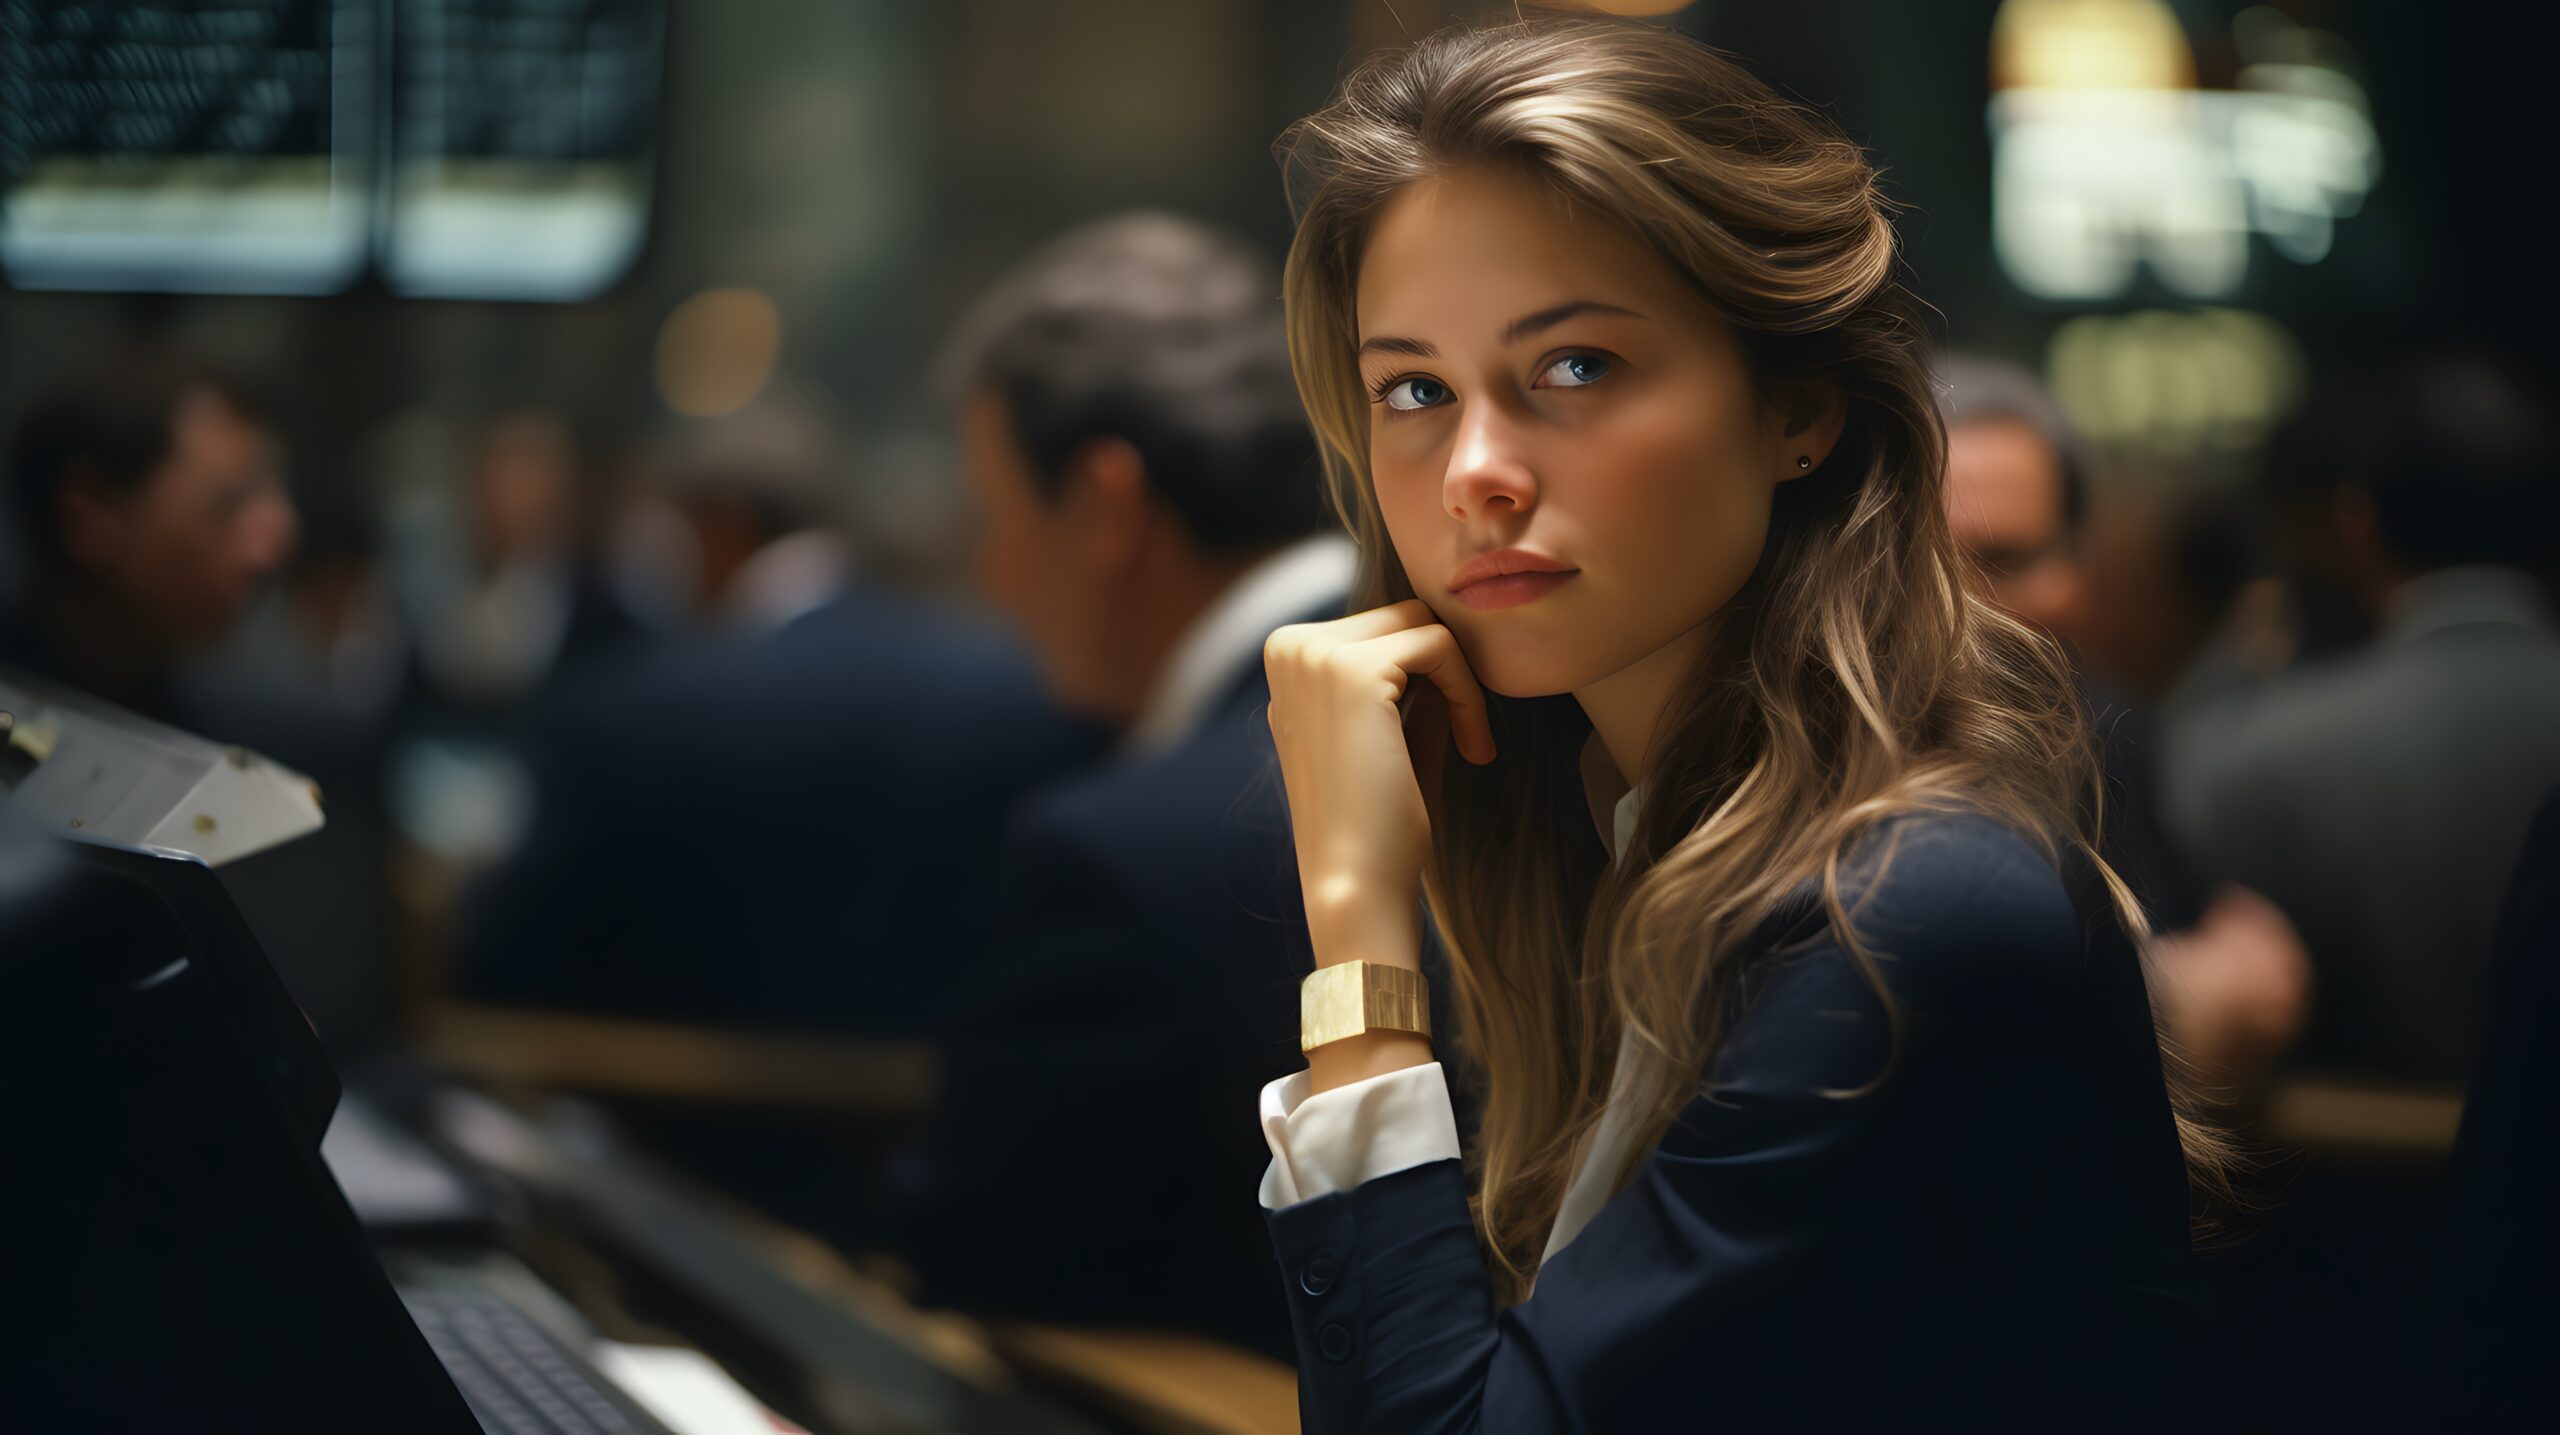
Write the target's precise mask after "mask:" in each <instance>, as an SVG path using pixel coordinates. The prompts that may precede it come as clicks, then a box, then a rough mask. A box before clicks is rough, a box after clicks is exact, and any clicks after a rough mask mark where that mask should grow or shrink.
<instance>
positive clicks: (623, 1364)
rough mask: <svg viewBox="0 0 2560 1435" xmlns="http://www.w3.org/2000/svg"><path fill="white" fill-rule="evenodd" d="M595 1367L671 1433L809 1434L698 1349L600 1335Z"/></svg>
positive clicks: (708, 1434) (737, 1434)
mask: <svg viewBox="0 0 2560 1435" xmlns="http://www.w3.org/2000/svg"><path fill="white" fill-rule="evenodd" d="M592 1355H593V1359H594V1361H595V1365H596V1368H597V1369H598V1370H600V1371H602V1372H604V1377H605V1378H606V1379H607V1380H610V1381H612V1382H613V1383H614V1384H616V1385H619V1386H621V1387H622V1388H623V1390H624V1391H625V1392H626V1393H628V1394H629V1395H630V1396H631V1398H632V1399H634V1400H637V1401H639V1402H640V1403H641V1405H643V1406H645V1407H646V1408H647V1409H648V1411H649V1413H650V1414H652V1415H655V1416H657V1417H658V1420H659V1422H660V1423H662V1424H664V1425H665V1426H666V1427H667V1428H668V1429H670V1430H673V1431H675V1432H676V1435H776V1432H782V1435H809V1432H808V1431H807V1429H805V1428H804V1427H802V1426H798V1425H794V1424H792V1423H791V1422H790V1421H788V1420H785V1419H783V1418H782V1417H781V1416H779V1415H776V1414H774V1413H773V1412H772V1411H770V1410H767V1409H765V1408H764V1407H763V1406H762V1405H760V1404H758V1403H756V1398H755V1397H754V1396H752V1395H749V1394H748V1393H747V1392H746V1391H745V1390H743V1389H741V1388H739V1385H738V1382H736V1381H734V1380H731V1379H730V1378H729V1372H727V1371H725V1370H722V1369H721V1368H720V1367H719V1366H718V1365H716V1364H714V1363H713V1362H712V1360H711V1358H710V1357H709V1356H706V1355H704V1354H703V1353H702V1352H700V1351H698V1350H685V1349H682V1348H680V1347H676V1346H665V1345H625V1344H623V1343H622V1342H620V1341H615V1340H599V1341H597V1342H596V1343H595V1349H594V1351H593V1352H592Z"/></svg>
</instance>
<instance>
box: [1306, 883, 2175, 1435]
mask: <svg viewBox="0 0 2560 1435" xmlns="http://www.w3.org/2000/svg"><path fill="white" fill-rule="evenodd" d="M1915 855H1923V856H1924V858H1925V854H1915ZM1994 857H1995V859H1996V860H1995V862H1994V865H1995V866H1996V865H1997V863H1998V862H1999V861H2022V862H2026V863H2031V864H2039V865H2040V864H2041V859H2040V858H2038V857H2035V856H2033V855H2032V854H2031V853H2029V852H2028V851H2027V850H2026V849H2025V848H2024V846H2023V844H2018V850H2017V851H2016V852H2014V853H2006V852H2003V853H1995V854H1994ZM1902 872H1903V875H1906V876H1907V877H1908V878H1909V879H1910V881H1909V882H1907V883H1906V882H1903V881H1897V882H1896V884H1895V885H1896V886H1897V887H1898V888H1903V889H1905V890H1906V892H1909V893H1917V894H1920V896H1921V900H1919V901H1918V902H1916V903H1914V902H1900V903H1896V902H1894V901H1891V900H1885V901H1880V902H1879V903H1877V904H1876V906H1875V909H1874V910H1875V911H1877V912H1878V913H1879V914H1880V915H1881V917H1882V920H1881V921H1880V922H1879V923H1878V927H1879V932H1878V933H1876V934H1870V933H1869V930H1868V929H1869V925H1870V924H1869V921H1868V910H1867V909H1861V912H1860V921H1859V925H1860V931H1861V934H1862V936H1869V935H1877V936H1880V938H1881V939H1880V940H1876V941H1874V942H1873V943H1872V944H1871V947H1872V949H1881V953H1882V954H1881V955H1880V956H1878V957H1877V965H1878V966H1881V967H1883V968H1885V969H1886V970H1887V971H1888V972H1890V973H1891V974H1892V975H1891V976H1890V977H1889V979H1888V981H1889V986H1890V989H1891V990H1892V991H1893V992H1894V996H1895V1000H1894V1003H1893V1007H1892V1008H1888V1006H1887V1004H1886V1003H1885V1002H1884V1000H1883V998H1882V997H1881V996H1880V994H1879V993H1878V992H1877V991H1876V989H1875V987H1874V984H1873V983H1872V982H1871V981H1870V980H1869V979H1868V978H1867V976H1866V975H1865V972H1864V970H1863V969H1862V968H1861V966H1860V965H1859V963H1858V962H1857V961H1855V960H1853V959H1852V958H1851V957H1850V955H1849V954H1848V953H1847V952H1845V951H1844V950H1843V948H1842V947H1841V946H1840V944H1839V943H1838V942H1836V941H1835V940H1833V939H1832V938H1831V936H1830V935H1829V934H1828V932H1827V929H1824V928H1822V927H1821V926H1820V925H1819V924H1818V923H1817V924H1816V925H1815V926H1814V928H1813V932H1814V935H1812V936H1811V937H1809V938H1808V939H1806V940H1805V941H1803V942H1800V943H1798V944H1797V945H1796V946H1794V947H1792V948H1790V949H1789V950H1788V951H1787V952H1786V953H1784V954H1783V955H1778V956H1773V957H1770V958H1767V959H1764V960H1763V961H1761V962H1759V963H1757V964H1755V966H1754V967H1753V971H1754V972H1755V973H1756V974H1757V975H1756V980H1755V982H1754V985H1753V987H1752V988H1751V989H1749V990H1747V991H1745V992H1743V993H1741V994H1739V996H1738V998H1737V1000H1738V1005H1739V1009H1740V1010H1741V1012H1742V1015H1741V1016H1740V1017H1739V1018H1738V1019H1737V1020H1736V1021H1735V1022H1733V1023H1732V1024H1731V1025H1730V1026H1729V1028H1728V1034H1727V1037H1726V1039H1725V1040H1724V1042H1723V1043H1722V1044H1721V1047H1720V1049H1719V1052H1718V1055H1717V1056H1716V1058H1715V1059H1714V1060H1713V1062H1712V1063H1711V1065H1710V1068H1709V1070H1708V1071H1707V1072H1706V1073H1705V1075H1704V1079H1703V1080H1702V1082H1701V1085H1700V1088H1699V1091H1698V1094H1697V1096H1696V1097H1695V1099H1693V1100H1692V1101H1691V1103H1690V1104H1689V1106H1688V1107H1687V1108H1686V1109H1685V1111H1684V1112H1683V1114H1682V1116H1681V1118H1680V1119H1679V1120H1678V1121H1676V1122H1675V1123H1674V1124H1673V1126H1672V1128H1671V1129H1670V1131H1669V1133H1668V1134H1667V1135H1666V1136H1665V1137H1664V1138H1663V1139H1662V1140H1661V1142H1660V1143H1659V1145H1658V1146H1657V1147H1656V1148H1655V1149H1654V1150H1653V1151H1652V1152H1651V1154H1650V1156H1649V1158H1648V1159H1647V1160H1646V1162H1645V1164H1644V1165H1643V1166H1642V1167H1641V1168H1640V1169H1639V1170H1638V1171H1637V1173H1636V1174H1635V1176H1634V1178H1633V1180H1632V1181H1631V1183H1630V1184H1628V1185H1627V1186H1626V1187H1625V1188H1623V1189H1622V1190H1620V1191H1619V1192H1618V1193H1617V1195H1616V1196H1615V1197H1613V1198H1612V1199H1611V1200H1610V1202H1609V1203H1608V1204H1607V1205H1606V1206H1605V1207H1604V1208H1603V1209H1602V1210H1601V1211H1600V1212H1599V1214H1598V1215H1597V1216H1596V1217H1595V1218H1594V1219H1593V1220H1592V1222H1591V1223H1590V1224H1589V1225H1588V1226H1587V1227H1586V1228H1585V1229H1584V1230H1583V1232H1582V1234H1581V1235H1580V1236H1579V1237H1578V1238H1577V1239H1576V1240H1575V1241H1574V1242H1573V1243H1572V1244H1571V1245H1569V1246H1567V1247H1566V1248H1565V1249H1564V1250H1562V1251H1560V1252H1558V1253H1557V1254H1556V1255H1555V1256H1554V1257H1553V1258H1552V1259H1550V1260H1548V1261H1547V1263H1546V1264H1545V1266H1544V1267H1543V1268H1542V1269H1541V1271H1540V1272H1539V1275H1538V1279H1537V1282H1536V1287H1535V1291H1534V1293H1533V1294H1532V1295H1531V1297H1530V1298H1529V1299H1528V1300H1526V1301H1524V1302H1522V1303H1520V1304H1518V1305H1516V1306H1513V1307H1510V1308H1508V1309H1502V1308H1499V1307H1498V1306H1497V1304H1496V1302H1495V1299H1494V1294H1493V1288H1492V1285H1491V1283H1490V1281H1489V1279H1488V1275H1487V1271H1486V1267H1485V1264H1484V1259H1483V1256H1482V1254H1481V1252H1480V1250H1479V1247H1478V1244H1477V1241H1476V1237H1475V1233H1474V1230H1473V1226H1472V1224H1471V1220H1470V1216H1469V1211H1468V1189H1467V1182H1466V1179H1465V1177H1464V1175H1463V1173H1462V1168H1461V1164H1460V1163H1459V1162H1458V1161H1455V1160H1441V1161H1436V1162H1431V1163H1428V1164H1423V1165H1418V1166H1413V1167H1410V1168H1407V1169H1404V1170H1400V1171H1396V1172H1394V1173H1392V1174H1389V1175H1385V1176H1381V1177H1378V1178H1377V1179H1373V1180H1369V1181H1366V1182H1364V1183H1362V1184H1360V1185H1358V1186H1356V1187H1354V1188H1352V1189H1350V1190H1347V1191H1341V1192H1336V1193H1334V1194H1330V1195H1325V1196H1321V1197H1317V1198H1315V1199H1311V1200H1307V1201H1303V1202H1300V1203H1298V1204H1296V1205H1293V1206H1289V1207H1286V1208H1284V1209H1280V1210H1275V1211H1271V1212H1269V1213H1268V1214H1267V1221H1268V1224H1269V1227H1270V1231H1271V1236H1272V1241H1273V1245H1274V1247H1275V1249H1276V1251H1277V1253H1278V1256H1279V1259H1280V1264H1281V1268H1282V1273H1283V1279H1284V1283H1285V1289H1286V1294H1287V1298H1288V1301H1289V1307H1290V1316H1291V1323H1292V1328H1293V1331H1294V1333H1295V1336H1296V1339H1297V1343H1298V1349H1299V1352H1300V1376H1299V1379H1300V1394H1301V1405H1300V1408H1301V1411H1302V1418H1303V1420H1304V1422H1305V1428H1306V1429H1307V1430H1309V1431H1311V1432H1328V1435H1330V1432H1353V1431H1362V1432H1366V1431H1376V1432H1390V1431H1392V1432H1416V1431H1431V1432H1528V1431H1555V1430H1594V1431H1605V1430H1638V1429H1687V1428H1737V1429H1738V1428H1743V1426H1744V1425H1745V1424H1749V1423H1751V1422H1753V1421H1755V1420H1758V1419H1762V1418H1771V1417H1774V1418H1777V1419H1780V1420H1784V1421H1791V1422H1792V1421H1800V1420H1803V1419H1805V1418H1808V1416H1812V1415H1818V1414H1827V1413H1845V1412H1855V1411H1872V1410H1877V1409H1897V1408H1908V1406H1907V1405H1905V1404H1903V1403H1901V1402H1899V1401H1898V1400H1897V1396H1896V1390H1897V1389H1900V1388H1904V1386H1903V1383H1904V1382H1905V1381H1906V1380H1907V1379H1909V1378H1911V1371H1912V1369H1913V1368H1914V1365H1915V1360H1916V1361H1917V1363H1918V1364H1920V1365H1922V1366H1926V1365H1927V1364H1928V1363H1929V1362H1928V1360H1927V1359H1925V1358H1922V1357H1923V1355H1924V1353H1925V1352H1926V1351H1927V1349H1928V1342H1927V1339H1926V1337H1925V1336H1924V1337H1923V1338H1922V1339H1921V1340H1920V1341H1919V1342H1918V1343H1916V1344H1915V1342H1914V1341H1913V1339H1912V1338H1911V1332H1912V1331H1913V1330H1915V1329H1917V1330H1921V1331H1924V1332H1925V1331H1926V1330H1927V1329H1928V1328H1929V1326H1930V1324H1931V1317H1930V1314H1929V1313H1930V1311H1931V1309H1932V1307H1933V1306H1936V1307H1941V1308H1943V1310H1944V1313H1945V1317H1946V1319H1947V1320H1948V1321H1950V1322H1959V1323H1970V1322H1975V1321H1977V1320H1981V1319H1986V1318H1987V1319H1992V1320H1998V1321H2007V1320H2010V1319H2014V1318H2023V1317H2022V1316H2021V1315H2020V1313H2018V1312H2016V1311H2014V1310H2010V1311H2008V1312H2007V1313H2006V1314H2002V1313H2000V1312H2002V1311H2003V1309H2004V1307H2008V1306H2012V1305H2014V1301H2013V1300H2012V1299H2011V1298H2012V1297H2013V1296H2015V1295H2017V1294H2019V1293H2020V1292H2023V1291H2026V1290H2029V1289H2031V1288H2034V1287H2036V1285H2037V1284H2038V1281H2037V1279H2035V1278H2031V1276H2030V1273H2029V1272H2028V1271H2026V1270H2025V1269H2023V1267H2025V1266H2027V1265H2030V1264H2033V1263H2034V1261H2035V1256H2034V1255H2033V1254H2032V1252H2033V1251H2034V1249H2035V1247H2034V1245H2033V1243H2032V1242H2031V1241H2023V1240H2021V1239H2020V1238H2018V1237H2016V1236H2015V1235H2014V1234H2012V1233H2013V1232H2014V1231H2016V1230H2027V1229H2035V1228H2037V1227H2038V1226H2039V1225H2040V1223H2041V1224H2049V1223H2048V1222H2045V1221H2044V1218H2043V1216H2042V1215H2041V1214H2040V1213H2039V1212H2036V1211H2029V1210H2026V1209H2025V1207H2024V1206H2022V1205H2020V1204H2019V1203H2020V1202H2024V1203H2027V1204H2034V1203H2036V1202H2038V1201H2041V1200H2044V1199H2045V1198H2043V1197H2040V1196H2038V1195H2036V1194H2035V1193H2036V1191H2037V1190H2038V1186H2037V1180H2038V1177H2039V1172H2038V1171H2036V1170H2035V1169H2033V1168H2034V1167H2035V1165H2036V1162H2035V1160H2034V1159H2033V1158H2032V1157H2028V1158H2027V1159H2023V1160H2021V1159H2020V1158H2019V1155H2018V1149H2017V1148H2019V1147H2020V1145H2021V1143H2022V1142H2025V1141H2029V1140H2031V1138H2030V1137H2028V1136H2025V1135H2022V1133H2021V1132H2020V1131H2019V1130H2018V1129H2017V1123H2018V1121H2020V1120H2023V1119H2026V1117H2025V1114H2024V1113H2022V1112H2020V1111H2019V1110H2017V1109H2016V1108H2015V1107H2014V1106H2013V1105H2012V1104H2011V1103H2009V1102H2008V1101H2007V1099H2006V1095H2005V1093H2006V1092H2008V1091H2012V1090H2023V1089H2030V1088H2032V1087H2033V1086H2034V1084H2035V1082H2036V1080H2037V1079H2038V1077H2037V1072H2036V1067H2037V1066H2038V1064H2039V1063H2041V1062H2043V1061H2044V1060H2045V1058H2044V1057H2043V1056H2042V1055H2040V1054H2039V1052H2038V1044H2037V1043H2035V1042H2034V1041H2032V1040H2029V1039H2027V1038H2025V1037H2023V1036H2022V1035H2021V1034H2020V1032H2019V1031H2017V1030H2014V1029H2010V1026H2009V1023H2010V1022H2012V1021H2016V1020H2022V1019H2024V1018H2025V1017H2026V1016H2028V1015H2031V1014H2032V1013H2033V1011H2034V1010H2035V1008H2037V1007H2038V1006H2040V1005H2045V1004H2048V1003H2049V1001H2050V1000H2051V999H2052V998H2054V997H2055V996H2056V995H2057V991H2056V985H2057V984H2056V981H2055V977H2056V976H2057V974H2059V973H2063V972H2067V970H2068V968H2069V964H2070V958H2071V957H2073V956H2074V955H2075V954H2076V952H2077V949H2078V942H2077V940H2076V929H2075V923H2074V920H2073V918H2072V915H2071V911H2070V906H2069V903H2068V901H2067V899H2065V898H2064V897H2063V895H2062V893H2061V890H2060V887H2059V884H2058V883H2057V882H2055V881H2054V879H2053V876H2052V870H2051V868H2050V867H2043V869H2042V879H2041V882H2038V881H2035V880H2027V881H2024V882H2014V881H2004V880H2002V878H2001V877H2000V875H1999V874H1998V873H1997V872H1994V873H1993V874H1992V876H1991V879H1990V880H1989V881H1988V882H1987V883H1986V882H1983V881H1978V880H1974V879H1975V878H1977V877H1979V876H1980V875H1981V873H1982V869H1981V867H1980V865H1979V864H1978V863H1977V864H1976V865H1975V866H1974V867H1973V870H1972V872H1971V873H1966V872H1965V871H1964V870H1963V869H1962V868H1961V867H1959V868H1957V869H1954V870H1953V871H1950V870H1948V869H1946V868H1945V867H1944V864H1943V863H1941V862H1937V861H1930V860H1917V861H1912V862H1910V863H1909V865H1908V867H1907V868H1905V869H1902ZM2012 875H2016V874H2012ZM2027 875H2028V876H2029V877H2030V878H2031V877H2032V872H2030V873H2029V874H2027ZM1884 895H1885V896H1886V897H1888V898H1889V897H1891V896H1892V895H1893V894H1884ZM1897 907H1898V908H1899V909H1900V910H1899V911H1896V910H1895V909H1896V908H1897ZM2151 1059H2152V1060H2153V1061H2154V1062H2155V1063H2156V1059H2157V1058H2156V1049H2155V1050H2154V1051H2153V1053H2152V1057H2151ZM2042 1174H2044V1175H2048V1176H2049V1175H2050V1173H2049V1172H2048V1173H2042ZM2048 1184H2049V1183H2048ZM2021 1193H2024V1194H2021ZM2066 1264H2067V1262H2066ZM2013 1267H2014V1268H2013ZM2056 1279H2058V1280H2061V1281H2063V1282H2065V1283H2066V1284H2067V1283H2069V1282H2070V1281H2071V1280H2072V1279H2074V1275H2073V1274H2072V1273H2068V1272H2064V1273H2059V1274H2057V1275H2056ZM1986 1312H1990V1313H1992V1314H1990V1315H1988V1316H1987V1317H1986V1315H1985V1313H1986ZM2035 1314H2036V1318H2037V1319H2038V1320H2046V1319H2051V1320H2068V1319H2070V1318H2072V1314H2073V1313H2072V1312H2066V1311H2060V1310H2044V1311H2040V1312H2036V1313H2035ZM1970 1334H1971V1335H1973V1336H1977V1337H1979V1340H1980V1341H1981V1342H1987V1343H1989V1344H1990V1345H1991V1346H1993V1347H1997V1346H1999V1345H2000V1343H2001V1342H2002V1341H2003V1340H2004V1339H2006V1336H2005V1334H2004V1332H2003V1331H2001V1330H1996V1329H1988V1328H1979V1329H1975V1330H1973V1331H1971V1332H1970ZM1947 1348H1948V1349H1950V1350H1954V1351H1957V1352H1963V1351H1965V1350H1969V1349H1972V1348H1973V1345H1972V1343H1970V1342H1967V1343H1955V1342H1950V1343H1949V1345H1948V1347H1947ZM1945 1374H1946V1372H1944V1371H1929V1370H1925V1369H1924V1370H1923V1372H1922V1374H1921V1376H1920V1377H1919V1378H1921V1379H1924V1380H1926V1379H1936V1378H1940V1377H1942V1376H1944V1375H1945ZM1986 1378H1988V1377H1986ZM1937 1388H1939V1389H1945V1388H1966V1386H1965V1383H1964V1382H1963V1381H1962V1380H1956V1381H1955V1382H1954V1384H1953V1386H1952V1387H1949V1386H1944V1385H1942V1386H1940V1387H1937ZM1929 1398H1934V1397H1929ZM1718 1421H1737V1422H1740V1423H1736V1424H1732V1425H1730V1426H1725V1427H1718V1426H1717V1425H1716V1422H1718Z"/></svg>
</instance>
